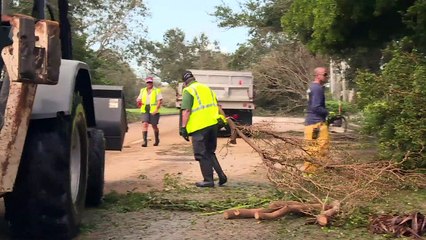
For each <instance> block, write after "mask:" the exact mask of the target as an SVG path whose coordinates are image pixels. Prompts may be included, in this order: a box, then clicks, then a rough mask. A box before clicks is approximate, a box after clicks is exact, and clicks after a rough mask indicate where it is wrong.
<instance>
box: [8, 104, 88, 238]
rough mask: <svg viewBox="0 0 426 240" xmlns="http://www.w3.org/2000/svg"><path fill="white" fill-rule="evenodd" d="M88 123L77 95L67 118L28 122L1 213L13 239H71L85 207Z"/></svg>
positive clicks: (76, 231) (76, 230)
mask: <svg viewBox="0 0 426 240" xmlns="http://www.w3.org/2000/svg"><path fill="white" fill-rule="evenodd" d="M87 166H88V140H87V127H86V119H85V114H84V109H83V105H82V104H81V98H80V97H75V98H74V106H73V111H72V114H71V116H60V117H58V118H55V119H44V120H33V121H31V123H30V126H29V130H28V134H27V138H26V142H25V146H24V151H23V155H22V158H21V163H20V165H19V169H18V175H17V178H16V181H15V186H14V189H13V192H11V193H9V194H7V195H6V196H5V206H6V217H7V219H8V220H9V223H10V228H11V231H12V234H14V235H16V236H17V237H31V238H38V239H44V238H49V239H50V238H52V239H71V238H73V237H74V236H75V235H77V233H78V229H79V225H80V223H81V212H82V210H83V208H84V203H85V194H86V183H87Z"/></svg>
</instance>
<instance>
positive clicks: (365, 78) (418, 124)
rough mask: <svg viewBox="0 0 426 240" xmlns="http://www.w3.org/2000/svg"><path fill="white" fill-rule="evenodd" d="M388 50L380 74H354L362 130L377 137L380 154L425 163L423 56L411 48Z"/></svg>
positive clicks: (409, 162) (411, 163)
mask: <svg viewBox="0 0 426 240" xmlns="http://www.w3.org/2000/svg"><path fill="white" fill-rule="evenodd" d="M392 54H393V58H392V59H391V60H390V61H389V62H388V63H387V64H386V65H385V66H384V68H383V69H382V72H381V74H377V75H376V74H371V73H368V72H363V73H360V74H358V76H357V79H356V82H357V85H358V91H359V99H358V100H359V101H358V103H359V106H360V107H362V108H363V109H364V111H363V113H364V130H365V132H366V133H368V134H374V135H376V136H377V137H378V140H379V142H380V146H381V153H382V154H383V156H384V157H387V158H392V159H395V160H399V161H401V160H402V159H405V162H404V164H405V166H406V167H408V168H414V167H426V155H425V151H424V147H425V146H426V97H425V96H426V77H425V76H426V58H425V56H424V55H422V54H420V53H417V52H415V51H413V52H410V53H407V52H403V51H401V50H393V51H392Z"/></svg>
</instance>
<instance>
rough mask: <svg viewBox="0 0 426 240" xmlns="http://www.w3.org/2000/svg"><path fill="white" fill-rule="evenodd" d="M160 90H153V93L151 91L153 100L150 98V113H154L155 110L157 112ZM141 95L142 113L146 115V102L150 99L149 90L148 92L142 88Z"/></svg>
mask: <svg viewBox="0 0 426 240" xmlns="http://www.w3.org/2000/svg"><path fill="white" fill-rule="evenodd" d="M159 90H160V89H158V88H152V91H151V95H150V96H151V98H150V101H149V106H150V109H149V113H152V112H154V111H155V110H157V95H158V91H159ZM140 95H141V100H142V103H143V104H142V106H141V112H142V113H146V110H145V106H146V104H145V103H146V102H147V101H146V100H147V99H148V90H147V88H142V89H141V92H140Z"/></svg>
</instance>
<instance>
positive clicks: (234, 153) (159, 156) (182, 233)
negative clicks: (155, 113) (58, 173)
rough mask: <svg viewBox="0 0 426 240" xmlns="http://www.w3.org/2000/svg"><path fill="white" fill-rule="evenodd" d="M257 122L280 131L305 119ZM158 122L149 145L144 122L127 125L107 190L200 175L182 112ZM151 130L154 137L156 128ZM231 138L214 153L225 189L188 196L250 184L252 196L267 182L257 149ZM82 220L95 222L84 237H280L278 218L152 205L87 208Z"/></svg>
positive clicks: (213, 195) (221, 192)
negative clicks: (229, 217)
mask: <svg viewBox="0 0 426 240" xmlns="http://www.w3.org/2000/svg"><path fill="white" fill-rule="evenodd" d="M254 123H255V124H259V123H264V124H265V125H266V126H269V127H272V128H274V130H278V131H288V130H294V131H301V130H303V124H302V123H303V119H300V118H291V119H290V118H288V119H286V118H260V117H255V118H254ZM159 126H160V132H161V134H160V145H159V146H157V147H154V146H152V143H153V141H152V139H150V141H149V144H148V147H147V148H142V147H141V146H140V145H141V141H142V140H141V124H140V123H133V124H129V131H128V133H127V135H126V138H125V144H124V145H125V147H124V149H123V151H122V152H108V153H107V160H106V172H105V192H106V193H109V192H111V191H116V192H119V193H126V192H148V191H151V190H163V187H164V185H163V183H164V179H165V176H167V175H177V176H179V177H180V179H182V181H183V182H185V183H186V184H187V185H189V186H191V187H192V186H193V183H194V182H195V181H199V180H201V173H200V169H199V165H198V162H196V161H194V159H193V156H192V148H191V144H190V143H189V142H186V141H185V140H183V139H182V138H181V137H180V136H179V135H178V117H177V116H162V117H161V120H160V125H159ZM149 130H150V131H149V137H151V138H152V137H153V134H152V129H149ZM227 142H228V139H227V138H219V139H218V149H217V152H216V153H217V156H218V159H219V161H220V163H221V165H222V168H223V169H224V171H225V173H226V174H227V176H228V183H227V184H226V186H225V187H222V188H218V187H216V188H215V189H202V190H201V192H199V193H197V195H196V196H195V195H193V196H190V197H192V198H193V199H197V200H199V199H200V198H204V199H219V198H220V199H223V198H232V196H229V195H228V194H229V191H232V190H235V189H239V188H241V187H244V189H245V190H244V191H247V189H251V190H248V191H249V193H248V196H250V194H255V192H256V191H257V188H258V186H261V185H269V182H268V180H267V178H266V172H265V169H264V168H263V166H262V163H261V159H260V157H259V156H258V154H257V153H256V152H254V151H253V150H252V149H251V148H250V146H248V145H247V144H246V143H245V142H244V141H243V140H242V139H238V140H237V144H236V145H228V144H227ZM253 189H254V190H253ZM204 190H205V191H204ZM250 191H253V193H250ZM180 197H182V196H180ZM84 223H85V224H86V225H91V224H94V223H96V227H95V228H94V229H91V230H90V231H89V232H86V233H84V234H82V235H81V236H80V239H209V238H215V239H216V238H218V239H244V238H245V239H280V237H278V236H276V235H275V234H276V232H277V231H276V229H275V230H274V228H277V226H276V225H277V223H276V222H275V223H274V222H269V223H264V224H256V221H254V219H250V220H242V221H236V222H234V221H225V220H224V219H223V217H222V215H221V214H216V215H213V216H200V214H198V213H191V212H181V211H164V210H152V209H151V210H150V209H144V210H143V211H141V212H128V213H122V214H120V213H111V212H105V211H99V210H89V211H87V212H86V216H85V219H84ZM248 230H249V231H248Z"/></svg>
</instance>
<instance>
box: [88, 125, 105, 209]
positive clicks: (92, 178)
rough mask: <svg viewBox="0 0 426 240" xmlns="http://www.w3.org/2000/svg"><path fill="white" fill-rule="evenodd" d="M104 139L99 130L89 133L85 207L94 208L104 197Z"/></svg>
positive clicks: (92, 130) (102, 133)
mask: <svg viewBox="0 0 426 240" xmlns="http://www.w3.org/2000/svg"><path fill="white" fill-rule="evenodd" d="M104 171H105V138H104V132H103V131H102V130H99V129H91V130H90V131H89V177H88V179H87V192H86V206H90V207H96V206H99V205H100V204H101V203H102V197H103V195H104Z"/></svg>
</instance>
